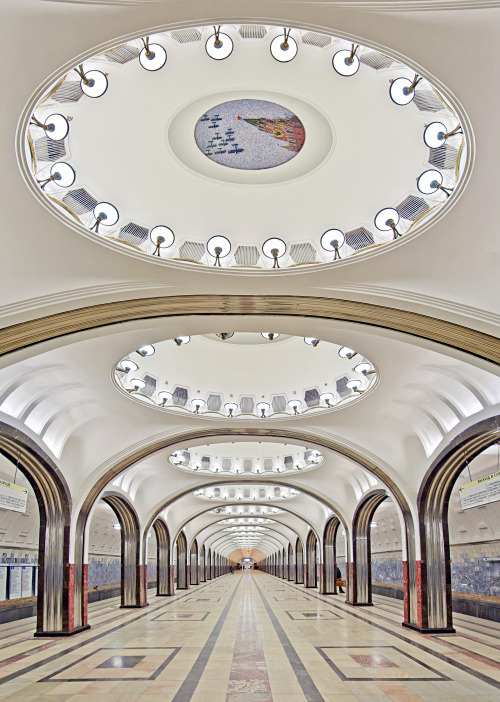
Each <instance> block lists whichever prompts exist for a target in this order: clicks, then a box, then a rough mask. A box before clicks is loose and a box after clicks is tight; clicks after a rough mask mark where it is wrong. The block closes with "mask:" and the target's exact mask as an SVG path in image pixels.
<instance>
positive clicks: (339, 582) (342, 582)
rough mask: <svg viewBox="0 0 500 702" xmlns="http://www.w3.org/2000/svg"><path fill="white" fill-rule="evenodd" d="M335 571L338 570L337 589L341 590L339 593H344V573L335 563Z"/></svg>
mask: <svg viewBox="0 0 500 702" xmlns="http://www.w3.org/2000/svg"><path fill="white" fill-rule="evenodd" d="M335 569H336V576H335V577H336V578H337V587H338V589H339V592H342V593H344V590H343V589H342V585H343V584H344V581H343V580H342V572H341V570H340V568H339V567H338V564H337V563H335Z"/></svg>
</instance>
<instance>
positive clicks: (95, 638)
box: [0, 575, 227, 685]
mask: <svg viewBox="0 0 500 702" xmlns="http://www.w3.org/2000/svg"><path fill="white" fill-rule="evenodd" d="M220 577H227V576H224V575H222V576H220ZM212 583H213V581H210V582H209V583H206V584H205V585H196V586H195V587H198V588H200V589H202V588H205V587H210V585H211V584H212ZM190 594H191V593H190V592H186V594H185V595H179V596H178V597H176V596H175V595H173V596H172V598H171V599H169V600H168V601H167V602H166V601H165V600H164V599H162V600H161V602H160V603H159V604H158V607H154V608H151V609H150V608H148V609H146V610H145V611H144V612H143V613H142V614H139V615H138V616H136V617H133V618H131V619H129V620H128V621H126V622H123V623H122V624H117V625H116V626H114V627H112V628H111V629H108V630H107V631H103V632H101V633H100V634H96V635H95V636H91V637H90V638H89V639H87V640H86V641H80V640H79V641H78V643H75V644H74V645H73V646H70V647H69V648H67V649H65V650H64V651H60V652H59V653H55V654H54V655H53V656H49V657H48V658H45V659H44V660H42V661H37V662H36V663H32V664H31V665H28V666H26V668H22V669H21V670H16V671H15V672H13V673H10V674H9V675H5V676H4V677H3V678H0V685H3V684H4V683H6V682H10V681H11V680H15V679H16V678H19V677H21V676H22V675H25V674H26V673H31V672H32V671H33V670H37V668H41V667H42V666H44V665H46V664H47V663H52V662H53V661H55V660H57V659H58V658H61V656H65V655H67V654H68V653H73V651H77V650H78V649H79V648H82V647H83V646H88V645H89V644H91V643H94V641H98V640H99V639H101V638H102V637H103V636H107V635H108V634H112V633H113V632H115V631H118V630H119V629H123V627H125V626H129V624H134V623H135V622H137V621H139V619H143V618H144V617H147V616H150V615H151V614H152V612H156V611H158V610H159V609H165V608H166V607H169V606H170V605H171V604H173V603H174V602H178V601H179V600H182V599H184V598H185V597H189V595H190ZM133 612H134V610H130V613H131V614H133ZM77 636H78V635H77Z"/></svg>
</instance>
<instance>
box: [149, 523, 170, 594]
mask: <svg viewBox="0 0 500 702" xmlns="http://www.w3.org/2000/svg"><path fill="white" fill-rule="evenodd" d="M153 529H154V531H155V534H156V594H157V595H160V596H163V595H173V594H174V569H173V568H172V565H171V563H170V534H169V531H168V527H167V525H166V524H165V522H164V521H163V519H161V518H160V517H158V518H157V519H155V521H154V522H153Z"/></svg>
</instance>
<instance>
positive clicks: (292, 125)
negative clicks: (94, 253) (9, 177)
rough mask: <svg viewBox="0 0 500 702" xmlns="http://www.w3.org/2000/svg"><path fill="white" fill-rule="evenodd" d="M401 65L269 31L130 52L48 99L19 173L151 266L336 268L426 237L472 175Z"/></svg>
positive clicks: (461, 150) (29, 116)
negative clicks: (415, 238)
mask: <svg viewBox="0 0 500 702" xmlns="http://www.w3.org/2000/svg"><path fill="white" fill-rule="evenodd" d="M410 63H411V62H409V61H408V63H405V62H403V61H402V60H401V57H400V55H397V56H396V55H394V56H391V55H390V53H387V52H386V50H385V49H384V53H382V52H380V51H378V50H377V49H376V48H374V47H370V46H366V45H365V46H364V45H361V44H358V42H356V43H352V42H351V41H350V40H349V39H346V38H338V37H334V36H331V35H327V34H319V33H315V32H311V31H309V30H306V29H298V28H291V29H290V30H288V29H287V30H286V31H285V32H284V30H283V28H281V27H276V26H270V25H246V24H232V25H224V26H223V27H221V28H219V29H218V30H217V31H216V32H215V34H214V30H213V27H212V26H210V27H208V26H206V27H192V28H184V29H172V30H169V29H166V30H157V31H156V32H155V33H154V34H151V35H150V36H136V37H130V36H129V37H127V38H126V39H122V40H116V41H114V42H109V43H108V44H106V45H102V46H101V47H100V48H99V49H93V50H91V51H89V52H87V54H85V55H84V57H83V58H81V57H80V58H78V60H77V59H74V60H73V61H70V62H68V64H67V65H65V66H63V67H62V68H61V69H60V71H59V72H56V74H55V75H53V76H51V77H50V78H49V79H47V81H45V82H44V83H43V86H42V87H41V88H40V89H39V90H38V91H37V92H36V93H35V94H34V95H33V96H32V97H31V98H30V99H29V101H28V103H27V105H26V107H25V110H24V112H23V115H22V117H21V121H20V127H19V130H18V137H19V141H18V145H17V146H18V160H19V163H20V166H21V170H22V171H23V174H24V177H25V180H26V182H27V184H28V186H29V187H30V189H31V191H32V192H33V193H34V194H35V196H36V197H37V198H38V199H39V200H40V201H41V202H42V203H43V205H44V206H45V207H46V208H47V209H49V210H50V211H51V212H52V213H53V214H54V215H55V216H56V217H57V218H58V219H59V220H61V221H62V222H64V223H65V224H66V225H68V226H69V227H71V228H72V229H73V230H74V231H75V232H78V233H80V234H83V235H84V236H86V237H89V238H91V239H93V240H94V241H96V242H99V243H101V244H104V245H106V246H108V247H111V248H118V249H119V250H121V251H122V252H125V253H127V254H129V255H133V256H138V257H140V258H142V259H143V260H146V261H150V262H154V263H156V264H170V265H176V266H177V265H180V266H192V265H193V264H203V265H205V266H209V267H211V268H214V272H220V273H224V272H233V273H236V272H237V273H239V274H240V275H252V274H256V273H257V274H258V272H259V271H260V272H262V271H266V270H274V274H275V275H276V274H277V275H280V274H281V272H282V271H283V269H288V271H289V272H290V273H295V274H297V273H298V272H299V271H304V270H315V268H317V267H318V266H325V265H327V266H331V267H333V266H342V265H343V264H344V262H345V261H346V260H347V259H349V258H350V257H352V256H353V255H356V257H355V260H356V261H358V260H359V259H361V258H365V257H366V256H370V255H374V254H378V253H381V252H382V251H384V250H388V249H390V247H392V246H399V245H401V244H402V243H404V242H406V241H408V240H409V239H410V238H412V237H414V236H417V235H419V234H422V233H423V232H425V231H426V230H427V229H429V228H430V227H431V226H432V225H433V223H435V222H436V221H438V219H439V218H441V217H442V216H443V215H444V214H445V213H446V211H447V210H449V208H450V207H451V206H453V204H454V203H455V202H456V201H457V199H458V197H459V196H460V194H461V192H462V190H463V189H464V187H465V184H466V182H467V179H468V175H469V174H470V171H471V167H472V162H473V153H472V149H473V144H474V140H473V134H472V130H471V127H470V124H469V120H468V118H467V115H466V114H465V113H464V111H463V109H462V108H461V106H460V105H459V103H458V102H457V101H456V99H455V98H454V96H453V95H452V94H451V93H450V91H448V90H447V89H446V88H445V87H444V86H442V85H441V84H439V88H438V87H437V84H436V85H435V84H433V79H432V78H428V77H426V76H425V75H422V74H423V73H424V74H425V72H424V71H423V69H422V70H421V69H417V68H416V67H415V66H414V64H412V65H411V67H410V65H409V64H410ZM415 71H417V73H416V72H415ZM215 237H218V238H217V241H215ZM432 246H433V243H432V239H431V240H430V241H429V258H432ZM297 266H298V268H297Z"/></svg>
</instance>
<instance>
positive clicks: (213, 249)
mask: <svg viewBox="0 0 500 702" xmlns="http://www.w3.org/2000/svg"><path fill="white" fill-rule="evenodd" d="M207 251H208V253H209V254H210V256H212V257H213V258H215V263H214V266H220V265H221V262H220V260H221V258H225V257H226V256H228V255H229V253H230V251H231V242H230V241H229V239H227V238H226V237H225V236H213V237H212V238H211V239H209V240H208V241H207Z"/></svg>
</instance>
